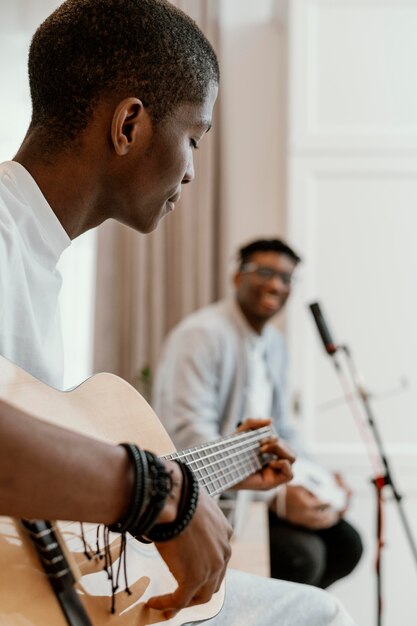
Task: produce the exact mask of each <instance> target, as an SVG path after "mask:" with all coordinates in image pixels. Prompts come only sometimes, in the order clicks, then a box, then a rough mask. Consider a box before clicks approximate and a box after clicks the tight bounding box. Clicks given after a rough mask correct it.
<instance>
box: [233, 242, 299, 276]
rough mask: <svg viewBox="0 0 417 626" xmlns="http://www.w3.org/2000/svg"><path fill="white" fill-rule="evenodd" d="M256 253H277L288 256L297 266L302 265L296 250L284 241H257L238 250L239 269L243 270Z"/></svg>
mask: <svg viewBox="0 0 417 626" xmlns="http://www.w3.org/2000/svg"><path fill="white" fill-rule="evenodd" d="M255 252H277V253H279V254H285V255H286V256H288V257H289V258H290V259H291V260H292V261H294V264H295V265H298V263H301V257H300V256H298V254H296V253H295V252H294V250H292V248H290V247H289V245H287V244H286V243H285V242H284V241H282V239H256V240H255V241H251V242H250V243H248V244H246V245H245V246H243V247H242V248H240V249H239V250H238V252H237V260H238V263H239V269H241V268H242V267H243V265H245V263H248V261H250V258H251V256H252V255H253V254H254V253H255Z"/></svg>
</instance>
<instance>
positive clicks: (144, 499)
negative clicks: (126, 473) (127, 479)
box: [108, 443, 173, 535]
mask: <svg viewBox="0 0 417 626" xmlns="http://www.w3.org/2000/svg"><path fill="white" fill-rule="evenodd" d="M120 445H121V446H122V447H123V448H125V450H126V451H127V453H128V455H129V460H130V462H131V464H132V467H133V472H134V473H133V495H132V502H131V506H130V507H129V511H128V513H127V515H126V516H125V517H124V518H123V519H122V520H120V521H118V522H116V523H115V524H111V525H110V526H108V528H109V530H110V531H111V532H119V533H126V532H129V533H131V534H132V535H143V534H145V533H146V532H147V531H148V530H149V529H150V528H151V527H152V526H153V525H154V524H155V520H156V518H157V517H158V515H159V513H160V512H161V510H162V509H163V507H164V504H165V501H166V499H167V497H168V495H169V494H170V492H171V490H172V486H173V483H172V478H171V476H170V474H169V473H168V472H167V471H166V469H165V466H164V464H163V463H162V462H161V461H160V460H159V459H158V458H157V457H156V455H154V454H152V453H151V452H145V451H144V450H141V449H140V448H139V447H138V446H136V445H135V444H130V443H122V444H120Z"/></svg>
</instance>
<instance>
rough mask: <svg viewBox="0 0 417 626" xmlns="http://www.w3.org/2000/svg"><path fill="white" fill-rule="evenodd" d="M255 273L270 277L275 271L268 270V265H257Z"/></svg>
mask: <svg viewBox="0 0 417 626" xmlns="http://www.w3.org/2000/svg"><path fill="white" fill-rule="evenodd" d="M257 274H258V276H260V277H261V278H268V279H269V278H272V276H273V275H274V274H275V272H274V271H273V270H270V269H269V268H268V267H258V269H257Z"/></svg>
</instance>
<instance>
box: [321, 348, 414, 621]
mask: <svg viewBox="0 0 417 626" xmlns="http://www.w3.org/2000/svg"><path fill="white" fill-rule="evenodd" d="M335 348H336V349H335V351H334V353H332V354H330V356H331V357H332V361H333V364H334V366H335V369H336V372H337V374H338V376H339V378H341V376H342V371H341V366H340V363H339V361H338V359H337V357H336V352H338V351H340V350H341V351H342V352H343V354H344V356H345V358H346V362H347V366H348V371H349V373H350V377H351V379H352V383H353V385H354V388H355V389H356V393H357V396H358V398H359V399H360V400H361V403H362V406H363V409H364V412H365V415H366V419H367V422H368V425H369V428H370V431H371V432H372V435H373V439H374V442H375V447H376V449H377V451H378V456H379V460H380V463H381V466H382V468H383V473H382V475H380V476H375V478H374V479H372V483H373V484H374V486H375V490H376V491H375V493H376V496H377V520H376V532H377V560H376V574H377V624H378V626H381V624H382V567H381V565H382V563H381V557H382V549H383V547H384V543H383V541H382V501H383V491H384V489H385V487H390V488H391V491H392V494H393V496H394V499H395V502H396V504H397V508H398V512H399V515H400V519H401V522H402V525H403V528H404V531H405V534H406V537H407V540H408V543H409V546H410V549H411V553H412V555H413V558H414V562H415V564H416V567H417V547H416V543H415V541H414V538H413V535H412V532H411V527H410V524H409V522H408V519H407V516H406V513H405V510H404V507H403V503H402V499H403V496H402V495H401V494H400V492H399V491H398V489H397V487H396V485H395V482H394V479H393V476H392V473H391V469H390V465H389V462H388V457H387V454H386V452H385V449H384V445H383V442H382V438H381V434H380V432H379V429H378V426H377V424H376V421H375V417H374V414H373V412H372V408H371V404H370V394H369V393H368V391H367V390H366V388H365V386H364V385H363V384H362V383H361V381H360V377H359V374H358V370H357V368H356V366H355V363H354V361H353V357H352V353H351V350H350V349H349V348H348V346H346V345H342V346H336V347H335Z"/></svg>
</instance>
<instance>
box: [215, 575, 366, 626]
mask: <svg viewBox="0 0 417 626" xmlns="http://www.w3.org/2000/svg"><path fill="white" fill-rule="evenodd" d="M208 624H210V626H259V625H261V626H355V623H354V621H353V620H352V618H351V617H350V616H349V615H348V613H347V612H346V610H345V609H344V608H343V606H342V605H341V604H340V603H339V601H338V600H337V599H336V598H335V597H333V596H332V595H331V594H329V593H327V592H326V591H322V590H321V589H317V588H316V587H311V586H308V585H299V584H295V583H290V582H286V581H282V580H274V579H271V578H261V577H259V576H253V575H251V574H245V573H243V572H238V571H236V570H228V572H227V576H226V597H225V602H224V605H223V608H222V610H221V611H220V613H219V614H218V615H217V616H216V617H214V618H213V619H211V620H209V621H208V622H207V625H208Z"/></svg>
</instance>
